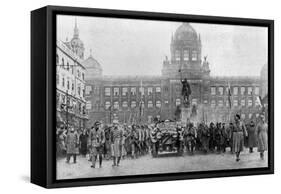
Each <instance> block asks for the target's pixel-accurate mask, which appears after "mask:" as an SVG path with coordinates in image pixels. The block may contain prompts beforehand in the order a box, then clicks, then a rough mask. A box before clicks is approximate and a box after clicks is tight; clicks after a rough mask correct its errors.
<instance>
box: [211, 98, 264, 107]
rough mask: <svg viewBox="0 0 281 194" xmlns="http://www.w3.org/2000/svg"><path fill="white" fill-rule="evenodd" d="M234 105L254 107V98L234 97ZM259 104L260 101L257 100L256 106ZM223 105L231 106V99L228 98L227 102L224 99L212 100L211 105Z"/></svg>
mask: <svg viewBox="0 0 281 194" xmlns="http://www.w3.org/2000/svg"><path fill="white" fill-rule="evenodd" d="M232 103H233V104H232V106H234V107H237V106H239V105H240V106H242V107H244V106H247V107H252V106H253V100H252V99H248V100H245V99H242V100H238V99H234V100H233V101H232ZM258 105H259V101H258V100H256V101H255V106H258ZM216 106H218V107H223V106H227V107H228V106H229V101H228V100H226V101H225V102H224V101H223V100H217V101H216V100H211V107H216Z"/></svg>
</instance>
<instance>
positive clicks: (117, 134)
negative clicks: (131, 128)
mask: <svg viewBox="0 0 281 194" xmlns="http://www.w3.org/2000/svg"><path fill="white" fill-rule="evenodd" d="M122 138H123V130H122V129H121V128H120V127H119V125H118V121H117V120H114V121H113V129H112V131H111V149H112V157H113V165H112V166H119V164H120V160H121V148H122Z"/></svg>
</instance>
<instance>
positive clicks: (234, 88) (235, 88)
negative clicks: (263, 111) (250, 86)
mask: <svg viewBox="0 0 281 194" xmlns="http://www.w3.org/2000/svg"><path fill="white" fill-rule="evenodd" d="M233 95H238V87H233Z"/></svg>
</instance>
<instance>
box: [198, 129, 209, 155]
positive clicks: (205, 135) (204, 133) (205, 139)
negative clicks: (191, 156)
mask: <svg viewBox="0 0 281 194" xmlns="http://www.w3.org/2000/svg"><path fill="white" fill-rule="evenodd" d="M200 141H201V143H202V150H203V152H204V153H208V151H209V141H210V131H209V128H208V126H207V125H206V124H202V129H201V138H200Z"/></svg>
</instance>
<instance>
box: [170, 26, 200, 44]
mask: <svg viewBox="0 0 281 194" xmlns="http://www.w3.org/2000/svg"><path fill="white" fill-rule="evenodd" d="M174 38H175V39H176V40H181V41H197V40H198V37H197V33H196V31H195V30H194V28H193V27H192V26H191V25H190V24H189V23H183V24H182V25H181V26H180V27H178V29H177V30H176V33H175V35H174Z"/></svg>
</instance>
